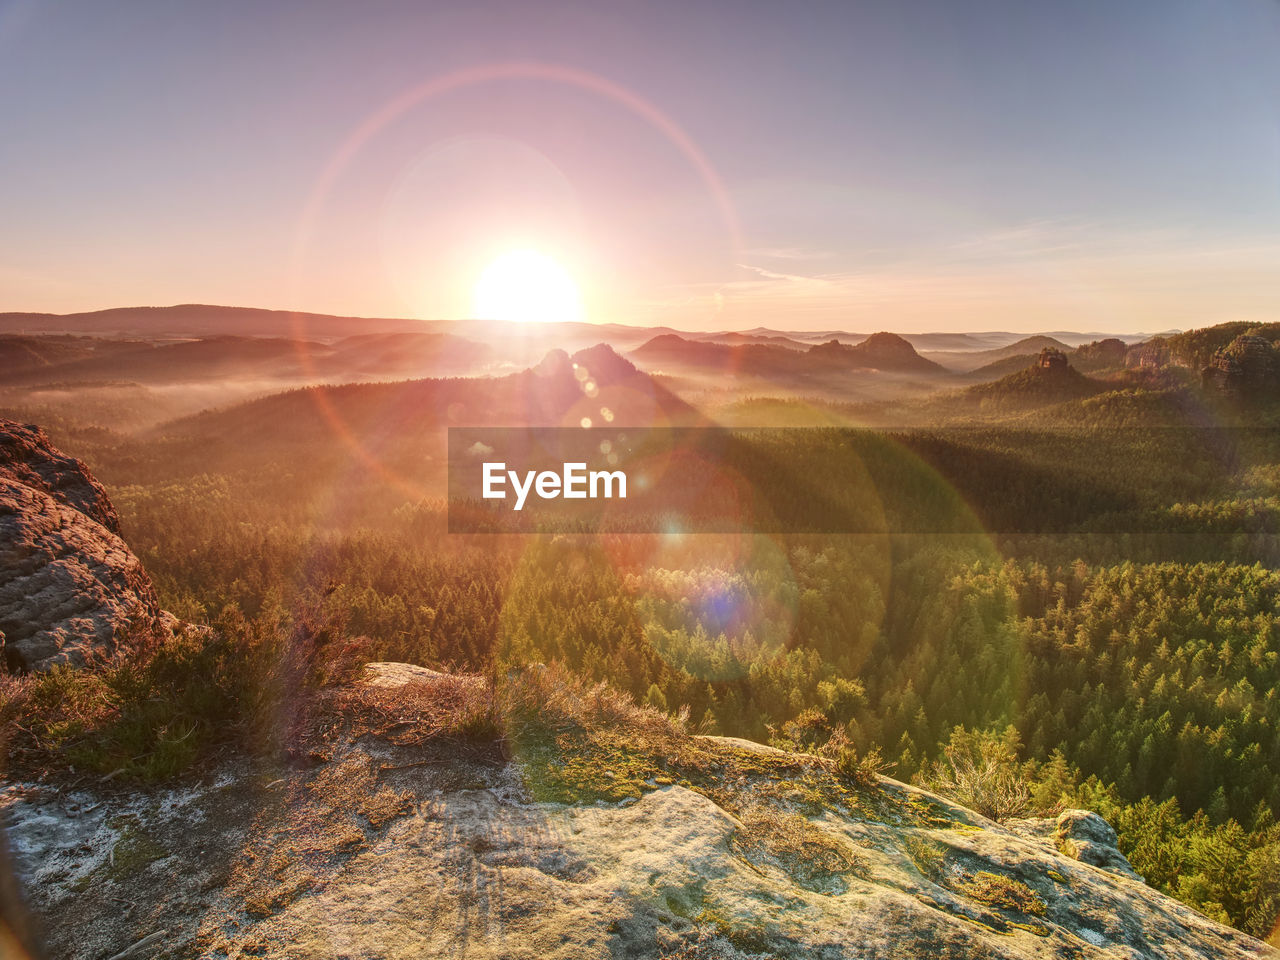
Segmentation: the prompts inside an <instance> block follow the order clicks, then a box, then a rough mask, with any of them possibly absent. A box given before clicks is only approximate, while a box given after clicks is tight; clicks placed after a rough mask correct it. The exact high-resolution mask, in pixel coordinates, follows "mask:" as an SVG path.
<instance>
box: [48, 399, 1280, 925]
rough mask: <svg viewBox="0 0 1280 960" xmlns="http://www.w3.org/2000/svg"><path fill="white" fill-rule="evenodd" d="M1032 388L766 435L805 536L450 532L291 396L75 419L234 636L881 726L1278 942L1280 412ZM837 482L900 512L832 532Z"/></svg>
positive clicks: (794, 731) (749, 458)
mask: <svg viewBox="0 0 1280 960" xmlns="http://www.w3.org/2000/svg"><path fill="white" fill-rule="evenodd" d="M1081 379H1083V378H1081ZM1073 382H1075V381H1073ZM511 383H512V384H515V385H519V384H521V383H523V381H521V380H518V379H517V380H513V381H511ZM1008 386H1009V389H1008V390H1005V389H1004V388H1002V389H1001V391H998V392H997V394H988V395H986V396H984V397H983V398H979V399H980V401H981V400H986V401H989V400H991V399H992V397H993V396H998V397H999V398H1000V399H1001V401H1002V402H998V403H991V402H977V403H973V404H969V405H960V406H955V407H950V408H946V409H943V408H942V407H941V406H934V407H921V408H920V410H921V411H924V412H925V413H929V412H930V411H932V414H931V415H933V416H934V422H933V423H932V424H931V425H929V424H926V425H924V426H918V427H913V428H909V429H908V428H893V429H876V430H866V429H860V430H853V431H850V430H848V429H847V428H844V427H841V426H838V425H839V424H842V423H847V422H848V420H847V418H846V417H845V413H847V410H846V409H845V408H842V407H840V406H839V405H832V406H828V407H825V408H822V409H823V411H825V412H823V416H824V417H825V418H826V421H825V422H827V423H828V424H829V426H828V427H827V428H826V429H823V430H796V431H790V432H784V433H782V434H777V435H769V434H766V435H765V436H764V438H757V439H755V440H752V439H751V438H750V437H749V436H746V437H744V439H743V441H742V445H741V447H740V448H738V454H737V456H738V457H739V459H738V460H736V461H735V462H734V466H735V469H737V470H738V472H739V474H740V476H742V477H745V478H747V480H748V481H749V484H750V485H751V486H753V487H754V489H756V490H757V492H758V493H759V494H760V495H761V497H763V498H764V500H766V501H767V502H769V503H771V504H773V505H774V507H775V508H777V509H778V510H781V511H783V512H784V513H786V514H787V515H788V517H789V518H790V520H791V521H794V523H795V524H796V526H791V527H787V529H802V530H805V531H807V532H804V533H771V534H764V533H737V534H714V535H711V534H707V535H696V536H683V537H679V536H677V537H671V536H663V535H600V536H593V537H588V536H567V535H562V536H551V535H543V536H498V535H471V536H462V535H446V534H445V533H444V530H445V529H446V522H445V519H446V518H445V511H444V504H443V503H442V502H441V501H439V500H435V499H432V498H430V497H426V498H423V499H415V498H414V497H413V496H412V495H411V492H410V493H407V492H406V490H405V489H404V488H403V487H402V486H397V485H396V484H395V483H393V482H390V481H389V478H388V477H387V476H386V475H382V474H379V473H378V472H377V471H374V470H371V469H370V467H369V463H368V461H367V460H366V459H362V458H361V457H359V456H357V455H356V454H354V453H353V452H352V451H351V449H350V447H349V445H348V444H346V443H345V442H344V441H342V440H340V439H338V438H336V437H333V436H326V434H325V433H324V432H323V431H321V430H317V429H316V428H315V426H314V424H313V425H312V426H311V428H309V434H308V441H309V443H311V444H312V446H311V448H309V451H308V455H307V456H308V460H307V464H310V466H308V465H307V464H304V463H302V462H301V461H300V460H299V459H298V457H299V454H298V446H297V444H296V443H290V442H289V436H290V432H291V431H293V430H296V427H291V426H290V425H289V422H288V421H287V420H286V419H285V418H280V417H262V418H252V419H253V422H254V429H253V430H252V431H249V430H243V429H238V430H235V431H232V430H231V427H230V426H227V425H228V424H232V425H234V423H235V422H237V421H235V419H234V418H235V417H239V418H241V419H243V418H245V417H247V416H249V413H248V412H246V410H241V411H240V412H238V413H233V414H231V415H229V416H224V417H218V416H213V417H209V418H196V419H194V420H191V421H187V422H185V423H184V424H175V425H171V426H170V427H169V428H168V429H167V430H166V431H163V432H162V434H161V435H160V436H158V437H155V438H149V439H142V438H134V437H126V436H124V435H120V434H116V433H113V432H111V431H110V430H109V429H104V428H103V427H100V426H91V425H87V424H84V423H73V422H68V421H60V422H52V423H49V424H48V426H49V428H50V432H51V434H52V435H53V436H54V439H55V440H56V441H57V442H58V444H59V445H60V446H62V447H63V448H64V449H66V450H68V451H70V452H73V453H75V454H77V455H80V456H82V457H84V458H85V459H86V461H87V462H88V463H89V465H90V466H91V468H92V469H93V470H94V471H95V473H97V475H98V476H99V477H100V478H101V479H102V480H103V481H104V482H105V483H106V484H107V486H108V488H109V490H110V492H111V494H112V497H113V499H114V501H115V503H116V505H117V507H118V509H119V512H120V514H121V516H122V519H123V526H124V534H125V537H126V539H127V540H128V542H129V543H130V545H131V546H132V547H133V548H134V549H135V550H136V552H137V553H138V555H139V556H140V557H141V559H142V560H143V562H144V563H145V565H146V567H147V568H148V570H149V571H150V572H151V574H152V576H153V578H154V579H155V581H156V585H157V588H158V590H159V591H160V593H161V596H162V600H163V604H164V606H165V608H166V609H169V610H172V611H173V612H175V613H176V614H178V615H179V616H180V617H182V618H184V619H187V620H190V621H194V622H206V623H215V624H219V625H220V627H219V628H220V629H222V630H224V631H230V632H231V635H233V636H234V635H238V634H237V633H236V631H243V632H245V635H253V636H259V637H261V636H269V635H271V636H280V637H285V638H287V637H291V636H297V633H296V631H297V630H298V629H299V625H300V624H306V625H307V629H308V630H310V631H312V633H311V634H309V635H314V631H315V630H316V629H322V630H323V631H324V633H325V635H326V636H333V637H340V638H343V643H345V644H348V645H350V646H352V647H353V648H354V649H355V650H358V653H359V656H361V657H363V658H365V659H389V660H405V661H410V662H414V663H420V664H424V665H429V666H432V667H437V668H438V667H457V668H465V669H468V670H475V671H483V672H488V673H492V674H495V675H503V674H504V672H505V671H506V670H508V669H509V668H510V667H513V666H516V665H522V664H526V663H530V662H542V663H553V662H555V663H561V664H564V665H565V666H567V667H569V668H570V669H571V670H573V671H574V672H576V673H578V674H581V675H583V676H584V677H586V678H589V679H593V680H595V679H598V680H605V681H608V682H609V683H610V684H611V685H613V686H615V687H618V688H620V689H622V690H625V691H627V692H628V693H630V694H631V695H632V696H633V697H634V698H635V699H636V700H637V701H640V702H646V703H648V704H650V705H653V706H656V707H658V708H660V709H663V710H667V711H670V712H673V713H674V712H680V711H687V712H688V715H689V716H690V718H691V721H692V722H693V723H694V724H695V725H696V726H697V727H698V728H699V729H701V730H703V731H705V732H715V733H720V734H727V735H734V736H743V737H749V738H755V739H760V740H770V739H772V740H774V741H776V742H779V743H785V744H787V745H789V746H795V747H800V748H803V749H808V750H826V751H829V752H832V753H840V752H842V751H844V752H847V751H854V753H855V754H856V755H857V756H859V757H863V758H867V757H869V758H871V759H870V760H869V762H871V763H873V764H874V763H883V764H885V765H887V766H888V767H889V768H891V769H892V770H893V771H894V773H895V775H896V776H898V777H901V778H904V779H911V778H915V779H918V780H920V781H922V782H926V783H932V784H938V785H942V786H944V787H947V786H948V785H949V788H950V789H951V790H952V791H953V792H956V793H958V794H959V795H960V796H962V797H963V798H964V799H965V802H968V803H970V804H971V805H974V806H975V808H977V809H983V807H982V804H983V803H984V802H986V801H988V800H991V797H990V796H986V798H985V800H984V797H983V796H978V795H975V796H967V795H965V790H968V789H971V787H972V784H971V783H970V784H969V785H968V786H966V783H968V781H967V780H966V777H967V776H969V774H972V772H973V771H974V770H978V771H985V773H984V776H988V777H993V778H995V780H994V781H992V782H999V783H1004V784H1012V783H1017V784H1022V785H1023V787H1019V788H1012V787H1010V788H1009V789H1007V790H1005V791H1004V792H1003V793H1002V794H1001V795H1000V796H998V797H997V798H996V800H998V801H999V805H998V807H992V808H990V809H991V812H993V813H997V812H998V813H1000V814H1001V815H1005V816H1008V815H1016V814H1019V813H1029V812H1034V811H1037V810H1039V811H1043V810H1046V809H1049V810H1051V809H1054V808H1056V807H1061V806H1062V805H1084V806H1090V807H1093V808H1095V809H1100V810H1101V811H1102V812H1103V813H1104V814H1105V815H1107V816H1108V817H1109V818H1110V819H1111V820H1112V821H1113V822H1114V823H1116V825H1117V827H1118V829H1119V831H1120V836H1121V846H1122V848H1123V849H1124V851H1125V852H1126V853H1127V855H1128V856H1129V857H1130V858H1131V860H1132V862H1133V864H1134V867H1135V868H1136V869H1137V870H1138V871H1139V872H1140V873H1142V874H1144V875H1145V876H1146V877H1147V878H1148V879H1149V880H1150V882H1152V883H1153V884H1155V885H1157V886H1159V887H1161V888H1162V889H1165V890H1167V891H1169V892H1171V893H1173V894H1175V895H1177V896H1179V897H1181V898H1182V899H1184V900H1186V901H1187V902H1189V903H1191V904H1192V905H1194V906H1196V907H1197V908H1198V909H1201V910H1203V911H1204V912H1206V913H1208V914H1210V915H1212V916H1215V917H1219V918H1222V919H1226V920H1228V921H1230V922H1231V923H1233V924H1235V925H1237V926H1240V927H1242V928H1243V929H1245V930H1247V931H1248V932H1251V933H1254V934H1257V935H1259V936H1263V937H1266V936H1268V935H1269V934H1270V933H1271V931H1272V928H1273V925H1274V922H1275V919H1276V917H1277V914H1280V827H1277V825H1276V822H1275V819H1274V816H1273V812H1274V811H1280V734H1278V733H1277V730H1278V729H1280V698H1278V697H1277V694H1276V689H1277V686H1278V685H1280V574H1277V573H1276V570H1275V566H1276V562H1277V558H1278V557H1280V551H1278V550H1277V546H1278V541H1277V539H1276V537H1277V534H1278V533H1280V468H1278V467H1277V466H1276V465H1277V463H1280V449H1278V448H1277V438H1276V431H1275V430H1274V428H1273V427H1272V426H1271V424H1274V423H1275V416H1276V411H1275V409H1274V408H1272V407H1270V406H1266V405H1263V406H1259V405H1257V404H1253V405H1245V406H1241V405H1240V401H1239V398H1237V399H1235V400H1231V401H1227V400H1221V399H1219V398H1215V397H1213V396H1210V395H1207V394H1201V393H1200V392H1198V390H1197V388H1195V387H1194V386H1189V385H1186V384H1185V382H1183V381H1181V380H1178V379H1177V378H1172V379H1168V380H1162V379H1161V378H1160V377H1158V376H1157V377H1146V378H1143V379H1134V380H1131V381H1127V382H1124V383H1119V384H1117V383H1110V384H1106V385H1100V386H1099V387H1097V388H1094V387H1090V389H1089V390H1088V391H1087V395H1083V396H1082V395H1080V394H1079V393H1078V392H1075V391H1071V392H1069V393H1068V395H1066V396H1052V397H1045V396H1041V395H1036V396H1034V397H1031V398H1026V397H1023V396H1019V389H1020V388H1018V389H1015V388H1017V387H1018V385H1017V384H1013V385H1008ZM376 389H388V388H372V387H361V388H359V389H358V390H352V391H351V395H352V396H353V397H358V398H360V399H361V400H362V402H363V400H364V399H365V398H366V397H367V396H371V395H372V394H370V393H369V391H372V390H376ZM398 389H399V393H398V394H397V395H398V396H402V395H405V394H404V390H405V389H407V388H398ZM468 389H470V390H471V391H472V393H474V394H475V395H476V396H477V397H479V396H483V391H482V389H481V388H480V387H474V388H468ZM335 396H338V397H339V399H340V398H341V394H340V393H338V394H335ZM297 400H298V398H297V395H293V399H292V400H291V399H290V398H289V397H286V398H284V399H282V400H277V401H272V402H270V403H265V402H264V405H263V406H262V407H261V408H260V409H263V410H266V409H273V407H272V404H273V403H274V404H277V405H279V404H286V403H290V402H292V403H296V402H297ZM431 409H433V410H434V409H435V407H432V408H431ZM770 409H771V410H772V411H773V413H772V414H771V415H774V416H776V418H777V421H778V422H779V423H785V422H788V418H789V417H790V418H796V417H802V416H804V415H805V414H806V413H807V412H813V411H814V410H817V409H818V408H816V407H813V406H812V405H795V404H791V405H788V404H774V405H773V406H771V407H770ZM213 424H219V425H221V427H220V429H221V428H222V427H226V430H225V431H224V432H225V434H226V436H225V437H222V438H221V439H219V440H218V441H217V443H210V439H209V438H210V437H212V436H214V434H212V433H209V432H208V427H209V426H210V425H213ZM184 431H186V432H185V433H184ZM232 437H234V438H235V439H236V442H235V443H232V442H231V439H230V438H232ZM411 439H412V445H411V446H406V447H404V448H403V449H400V448H397V447H396V445H395V438H394V437H381V438H380V439H379V441H378V445H377V446H375V447H372V448H371V449H372V451H373V453H374V454H375V455H376V456H380V457H385V458H387V462H394V463H395V464H397V465H398V468H399V467H403V466H404V465H405V464H411V463H413V462H414V459H413V458H414V457H415V456H419V455H420V454H421V452H422V451H424V450H427V449H429V448H428V447H424V446H422V444H425V443H428V440H427V439H424V438H423V437H422V436H417V435H414V436H412V437H411ZM753 444H754V446H753ZM765 466H768V467H769V469H765V468H764V467H765ZM819 494H821V495H819ZM842 505H843V506H842ZM868 505H870V506H868ZM833 508H840V509H845V508H847V509H850V510H852V509H855V508H857V509H862V510H869V511H870V513H868V514H866V515H867V516H873V517H877V518H879V521H880V522H879V523H878V525H871V526H867V527H863V528H859V529H862V530H863V531H864V532H861V533H856V534H855V533H837V532H833V529H837V528H834V527H833V526H832V524H831V523H830V519H831V515H830V513H829V511H831V510H832V509H833ZM805 524H807V525H805ZM824 524H826V525H825V526H824ZM317 624H320V625H322V626H321V627H317ZM197 726H198V725H197ZM59 735H60V736H66V735H67V734H66V733H65V730H64V731H63V733H62V734H59ZM50 736H52V735H50ZM76 736H80V734H77V735H76ZM55 740H56V737H55ZM204 742H206V741H205V740H202V739H201V738H194V739H192V740H191V741H190V742H189V744H188V747H189V748H190V749H191V750H193V751H197V753H196V754H193V755H192V759H193V760H194V759H195V758H196V756H197V755H198V750H202V749H205V748H204V747H197V746H192V745H194V744H200V743H204ZM207 742H208V743H209V744H215V743H216V742H217V735H216V733H215V732H214V731H209V732H208V734H207ZM210 748H211V747H210ZM877 757H878V758H879V759H878V760H877V759H876V758H877ZM104 772H105V771H104Z"/></svg>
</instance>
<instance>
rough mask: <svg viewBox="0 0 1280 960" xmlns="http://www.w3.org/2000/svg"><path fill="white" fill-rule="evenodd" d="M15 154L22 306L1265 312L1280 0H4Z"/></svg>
mask: <svg viewBox="0 0 1280 960" xmlns="http://www.w3.org/2000/svg"><path fill="white" fill-rule="evenodd" d="M533 64H540V65H542V66H540V67H534V66H532V65H533ZM415 91H416V93H415ZM362 125H363V126H364V127H365V130H364V135H363V136H362V137H358V138H354V137H355V134H356V132H357V131H359V130H360V129H361V127H362ZM0 171H2V173H3V177H2V178H0V310H43V311H51V312H68V311H76V310H88V309H96V308H100V307H109V306H124V305H136V304H168V303H181V302H205V303H228V304H241V305H252V306H266V307H277V308H298V309H306V310H315V311H320V312H328V313H350V314H360V315H382V316H388V315H390V316H420V317H425V318H452V317H461V316H465V315H466V314H467V312H468V310H469V309H470V304H471V298H472V288H473V285H474V281H475V278H476V277H477V275H478V274H479V273H480V271H481V270H482V269H483V268H484V266H485V265H486V264H487V263H489V262H490V261H491V260H492V259H493V258H494V257H496V256H498V255H499V254H501V253H503V252H504V251H506V250H508V249H511V248H520V247H532V248H535V249H538V250H541V251H543V252H545V253H546V254H548V255H550V256H553V257H555V258H556V259H557V260H558V261H559V262H560V263H562V264H563V265H564V267H565V268H567V269H568V270H569V271H570V273H571V274H572V275H573V276H574V277H575V278H576V280H577V282H578V284H579V285H580V286H581V288H582V292H583V298H584V301H585V306H586V313H587V316H588V318H589V319H593V320H598V321H621V322H630V323H669V324H673V325H677V326H684V327H689V328H715V329H720V328H730V327H734V328H746V327H752V326H756V325H767V326H773V327H779V328H798V329H819V328H835V327H839V328H843V329H848V330H871V329H895V330H902V331H923V330H956V329H983V330H989V329H1010V330H1038V329H1076V330H1111V331H1117V332H1121V331H1123V332H1134V331H1157V330H1162V329H1168V328H1174V327H1181V328H1185V327H1189V326H1196V325H1203V324H1207V323H1213V322H1218V321H1223V320H1229V319H1260V320H1261V319H1268V320H1277V319H1280V4H1278V3H1277V2H1275V0H1097V2H1094V0H1071V2H1050V0H965V2H957V0H932V2H925V0H883V2H858V0H845V2H840V3H804V2H797V3H778V2H773V3H753V2H747V0H735V2H724V3H710V2H705V3H690V2H687V0H685V2H653V3H647V4H625V3H613V2H608V0H595V2H591V3H557V2H551V3H535V2H530V0H523V2H513V3H494V2H485V0H472V2H469V3H456V4H455V3H449V2H438V0H418V2H407V0H402V2H377V0H364V2H359V3H329V2H323V0H305V2H296V3H294V2H276V3H272V2H266V0H256V2H239V0H220V2H218V3H199V2H185V3H184V2H176V0H157V2H129V0H114V2H111V3H103V2H101V0H84V2H75V0H57V2H54V0H45V2H34V0H19V2H6V0H0Z"/></svg>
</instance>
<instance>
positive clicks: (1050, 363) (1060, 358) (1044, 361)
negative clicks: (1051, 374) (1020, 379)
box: [1036, 347, 1068, 370]
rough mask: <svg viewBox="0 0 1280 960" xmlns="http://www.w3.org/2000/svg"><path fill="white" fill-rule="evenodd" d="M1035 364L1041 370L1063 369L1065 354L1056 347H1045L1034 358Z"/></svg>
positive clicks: (1064, 366) (1065, 364)
mask: <svg viewBox="0 0 1280 960" xmlns="http://www.w3.org/2000/svg"><path fill="white" fill-rule="evenodd" d="M1036 366H1037V367H1040V368H1041V369H1042V370H1065V369H1066V368H1067V366H1068V364H1067V355H1066V354H1065V353H1063V352H1062V351H1061V350H1059V349H1057V348H1056V347H1045V348H1044V349H1043V350H1041V351H1040V356H1039V357H1037V358H1036Z"/></svg>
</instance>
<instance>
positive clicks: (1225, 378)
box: [1201, 334, 1280, 399]
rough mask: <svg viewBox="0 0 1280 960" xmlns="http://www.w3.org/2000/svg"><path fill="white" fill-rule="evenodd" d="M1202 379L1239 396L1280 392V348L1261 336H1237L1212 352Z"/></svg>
mask: <svg viewBox="0 0 1280 960" xmlns="http://www.w3.org/2000/svg"><path fill="white" fill-rule="evenodd" d="M1201 381H1202V382H1203V384H1204V386H1205V387H1206V388H1210V389H1215V390H1218V391H1220V392H1222V393H1224V394H1227V395H1228V396H1232V397H1236V398H1238V399H1250V398H1255V397H1258V396H1263V395H1274V394H1276V393H1277V392H1280V350H1277V349H1276V347H1275V346H1274V345H1273V344H1272V343H1271V342H1270V341H1269V340H1266V339H1264V338H1262V337H1256V336H1251V335H1249V334H1245V335H1243V336H1239V337H1236V338H1235V339H1234V340H1232V341H1231V342H1230V343H1229V344H1227V346H1225V347H1223V348H1222V349H1221V350H1219V351H1217V352H1216V353H1215V354H1214V355H1213V358H1212V359H1211V360H1210V361H1209V364H1208V366H1206V367H1205V368H1204V370H1203V371H1201Z"/></svg>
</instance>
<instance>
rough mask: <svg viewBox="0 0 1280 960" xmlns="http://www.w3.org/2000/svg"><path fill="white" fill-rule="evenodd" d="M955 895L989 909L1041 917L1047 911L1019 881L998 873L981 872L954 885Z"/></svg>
mask: <svg viewBox="0 0 1280 960" xmlns="http://www.w3.org/2000/svg"><path fill="white" fill-rule="evenodd" d="M955 890H956V892H957V893H962V894H964V895H965V896H966V897H969V898H970V899H972V900H977V901H978V902H979V903H985V904H986V905H987V906H989V907H999V908H1001V909H1004V910H1014V911H1016V912H1018V913H1027V914H1033V915H1035V916H1042V915H1043V914H1044V912H1045V910H1046V909H1048V907H1047V905H1046V904H1045V902H1044V900H1043V899H1041V897H1040V895H1039V894H1037V893H1036V892H1035V891H1034V890H1032V889H1031V888H1030V887H1028V886H1027V885H1026V884H1025V883H1023V882H1022V881H1021V880H1015V879H1013V878H1012V877H1006V876H1004V875H1003V874H999V873H990V872H988V871H986V870H981V871H979V872H978V873H977V874H975V875H974V876H972V877H969V878H966V879H965V880H962V881H960V882H959V883H957V884H956V885H955Z"/></svg>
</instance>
